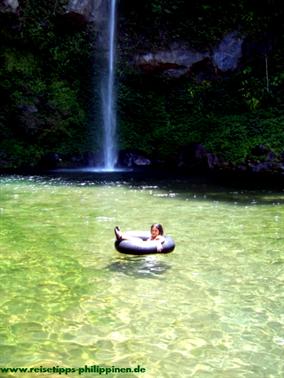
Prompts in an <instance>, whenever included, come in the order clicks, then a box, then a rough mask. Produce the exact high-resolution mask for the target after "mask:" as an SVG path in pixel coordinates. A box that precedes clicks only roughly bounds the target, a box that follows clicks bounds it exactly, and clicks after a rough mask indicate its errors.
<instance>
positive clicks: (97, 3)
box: [67, 0, 103, 22]
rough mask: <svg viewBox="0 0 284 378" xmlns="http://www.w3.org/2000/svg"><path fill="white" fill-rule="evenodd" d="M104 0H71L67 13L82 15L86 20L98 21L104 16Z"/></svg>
mask: <svg viewBox="0 0 284 378" xmlns="http://www.w3.org/2000/svg"><path fill="white" fill-rule="evenodd" d="M102 10H103V1H102V0H70V1H69V3H68V5H67V14H68V13H70V14H71V15H80V16H81V17H82V18H83V19H84V20H85V21H86V22H97V21H99V20H100V18H101V16H102Z"/></svg>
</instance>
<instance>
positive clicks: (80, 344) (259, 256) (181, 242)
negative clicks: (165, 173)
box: [0, 176, 284, 378]
mask: <svg viewBox="0 0 284 378" xmlns="http://www.w3.org/2000/svg"><path fill="white" fill-rule="evenodd" d="M0 184H1V187H0V188H1V192H0V222H1V223H0V261H1V264H0V367H40V366H42V367H53V366H59V367H71V368H72V367H74V368H79V367H84V366H85V365H89V366H92V365H99V366H104V367H112V366H115V367H132V368H135V367H137V365H140V367H143V368H145V369H146V372H145V373H133V374H132V373H130V374H129V373H128V374H126V373H125V374H124V373H115V374H110V375H109V376H112V377H147V378H149V377H153V378H159V377H161V378H164V377H198V378H203V377H204V378H205V377H210V378H225V377H226V378H240V377H246V378H250V377H252V378H261V377H264V378H274V377H277V378H278V377H283V374H284V370H283V365H284V359H283V357H284V327H283V326H284V304H283V303H284V295H283V283H284V269H283V267H284V256H283V246H284V243H283V229H284V206H283V204H284V193H283V192H269V191H256V192H254V191H246V190H234V189H230V188H227V189H224V188H220V187H219V188H218V187H214V186H211V185H208V184H200V183H197V184H194V183H190V182H185V181H174V180H173V181H168V182H165V181H157V182H151V183H143V182H140V183H135V182H133V181H110V182H100V181H92V180H88V181H84V180H81V181H75V182H72V181H70V180H69V181H68V180H61V179H59V178H56V179H52V178H44V177H42V178H40V177H20V176H17V177H16V176H7V177H5V176H2V177H1V178H0ZM153 222H161V223H162V224H163V225H164V228H165V231H166V232H167V233H168V234H170V235H171V236H172V237H173V238H174V239H175V241H176V249H175V251H174V252H173V253H170V254H167V255H162V254H159V255H149V256H127V255H122V254H119V253H118V252H117V251H116V250H115V249H114V246H113V241H114V237H113V228H114V226H115V225H120V227H121V229H122V230H127V229H136V230H147V229H148V227H149V226H150V224H151V223H153ZM0 376H1V377H2V376H3V377H8V376H9V377H27V378H31V377H47V376H48V377H59V376H60V375H59V374H57V373H56V372H55V373H54V374H53V373H50V374H44V373H37V374H35V373H26V374H19V373H16V374H12V373H11V374H2V375H1V373H0ZM61 376H67V375H66V374H62V375H61ZM68 376H69V377H72V376H74V377H75V376H79V375H78V373H70V374H68ZM80 376H81V377H91V376H99V375H98V374H92V373H83V374H82V375H80Z"/></svg>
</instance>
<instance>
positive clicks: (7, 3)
mask: <svg viewBox="0 0 284 378" xmlns="http://www.w3.org/2000/svg"><path fill="white" fill-rule="evenodd" d="M2 7H4V11H8V12H16V11H17V10H18V8H19V1H18V0H4V1H3V5H2Z"/></svg>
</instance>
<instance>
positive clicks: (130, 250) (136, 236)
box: [114, 231, 175, 255]
mask: <svg viewBox="0 0 284 378" xmlns="http://www.w3.org/2000/svg"><path fill="white" fill-rule="evenodd" d="M126 236H127V237H129V239H122V240H116V241H115V243H114V245H115V248H116V250H117V251H118V252H121V253H126V254H132V255H142V254H148V253H169V252H172V251H173V250H174V248H175V243H174V241H173V239H172V238H171V237H170V236H165V242H164V243H163V244H162V247H163V248H162V250H161V251H158V250H157V242H156V241H154V240H153V241H148V240H147V239H149V237H150V234H149V232H144V231H129V232H127V233H126ZM146 240H147V241H146Z"/></svg>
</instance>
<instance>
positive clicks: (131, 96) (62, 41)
mask: <svg viewBox="0 0 284 378" xmlns="http://www.w3.org/2000/svg"><path fill="white" fill-rule="evenodd" d="M67 2H68V1H67V0H58V1H51V0H44V1H41V2H40V3H39V2H38V1H36V0H22V1H20V11H19V13H18V14H12V13H8V12H2V13H0V40H1V50H0V60H1V66H0V95H1V99H2V100H1V108H0V166H2V167H26V166H36V165H38V164H39V162H40V161H41V159H42V158H43V157H44V156H45V155H46V154H48V153H59V154H62V155H64V156H75V155H83V154H84V153H86V152H88V151H92V146H90V140H91V133H92V132H90V130H89V123H90V116H92V115H93V114H92V112H93V111H94V104H93V103H92V94H93V90H94V89H93V85H96V83H94V82H93V80H92V78H94V74H93V72H92V70H93V65H92V63H93V60H94V59H96V56H95V51H94V46H93V44H94V39H95V33H94V28H93V26H92V25H90V24H87V25H84V26H82V25H74V24H70V22H69V21H68V20H67V19H66V18H65V7H66V4H67ZM261 3H262V6H260V2H259V1H256V0H240V1H237V2H224V1H222V0H214V1H211V0H207V1H197V0H194V1H190V2H189V1H187V0H151V1H138V2H134V1H132V0H120V1H119V2H118V7H119V8H118V14H119V20H118V64H117V84H118V88H117V96H118V107H117V111H118V125H119V129H118V133H119V144H120V146H119V148H120V149H129V148H131V149H137V150H140V151H142V152H144V153H145V154H148V155H149V156H150V157H152V158H156V159H157V160H163V161H173V160H174V159H175V157H177V156H178V153H179V151H180V149H181V148H182V147H183V146H185V145H187V144H190V143H192V142H195V143H201V144H203V145H204V146H205V147H206V148H207V149H208V150H210V151H212V152H214V153H216V154H218V155H219V156H222V157H223V158H224V159H225V160H227V161H230V162H234V163H238V162H242V161H244V160H245V159H246V158H247V157H248V156H250V154H252V151H253V148H254V147H255V146H256V145H259V144H263V145H265V146H267V147H268V148H269V149H271V150H272V151H274V152H275V153H279V154H280V153H281V152H283V145H284V107H283V89H284V68H283V67H284V62H283V60H284V30H283V27H284V26H283V22H282V20H283V7H282V3H281V1H280V0H261ZM232 30H238V31H240V32H241V33H242V34H243V35H245V36H246V38H247V40H248V41H249V46H250V51H248V53H247V54H246V59H245V60H243V61H242V62H241V65H240V67H239V69H238V70H236V71H235V72H233V73H230V74H229V75H223V76H221V77H220V78H219V79H218V80H202V81H200V80H197V79H196V78H195V77H194V75H193V76H192V77H188V76H187V77H184V78H181V79H179V80H176V81H173V80H169V79H167V78H165V77H157V76H155V75H152V76H151V75H145V74H142V73H140V72H138V71H136V70H135V69H134V68H133V67H132V65H131V64H130V59H131V56H132V55H133V54H135V53H137V52H139V51H147V50H149V49H151V50H153V49H155V48H161V47H167V46H168V45H169V44H170V43H171V42H173V41H178V40H187V41H189V42H190V44H191V46H192V47H193V48H198V49H199V50H200V49H201V48H208V47H209V46H212V45H214V44H215V43H216V42H217V41H219V40H220V39H221V38H222V36H223V35H224V34H225V33H227V32H229V31H232ZM93 127H95V128H96V127H97V126H96V125H93ZM95 145H96V143H95ZM93 152H94V151H93Z"/></svg>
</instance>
